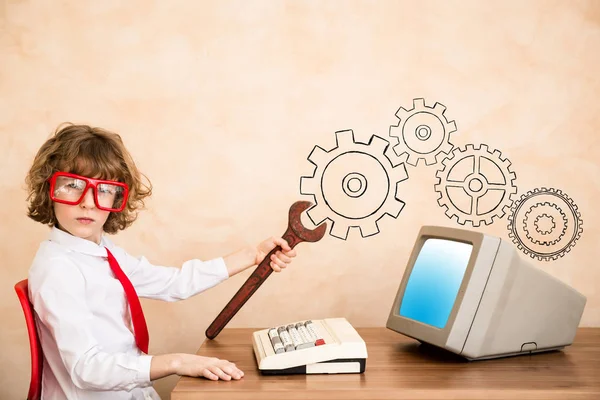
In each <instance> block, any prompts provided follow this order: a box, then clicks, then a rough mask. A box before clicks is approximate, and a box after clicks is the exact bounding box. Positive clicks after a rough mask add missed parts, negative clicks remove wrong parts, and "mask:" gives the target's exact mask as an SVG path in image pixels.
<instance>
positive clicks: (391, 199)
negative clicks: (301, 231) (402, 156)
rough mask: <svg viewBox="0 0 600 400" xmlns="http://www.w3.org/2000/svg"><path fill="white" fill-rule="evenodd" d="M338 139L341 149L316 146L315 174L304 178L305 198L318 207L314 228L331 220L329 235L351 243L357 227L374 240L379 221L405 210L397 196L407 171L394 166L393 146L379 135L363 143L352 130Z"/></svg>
mask: <svg viewBox="0 0 600 400" xmlns="http://www.w3.org/2000/svg"><path fill="white" fill-rule="evenodd" d="M335 135H336V142H337V146H336V147H334V148H333V149H331V150H329V151H325V150H324V149H322V148H321V147H319V146H315V147H314V148H313V150H312V152H311V153H310V155H309V156H308V160H309V161H310V162H311V163H312V164H314V165H315V170H314V172H313V176H310V177H308V176H303V177H302V178H301V179H300V193H301V194H304V195H312V196H313V198H314V200H315V203H316V204H315V206H313V207H312V208H310V209H309V210H308V211H307V215H308V216H309V218H310V219H311V221H312V222H313V223H314V224H315V225H318V224H320V223H321V222H323V221H324V220H325V219H326V218H327V219H329V220H331V222H332V226H331V230H330V234H331V235H332V236H334V237H337V238H339V239H344V240H345V239H346V238H347V236H348V231H349V229H350V227H358V228H359V229H360V232H361V235H362V237H368V236H372V235H375V234H377V233H379V228H378V227H377V221H379V220H380V219H381V218H383V216H384V215H385V214H388V215H390V216H392V217H394V218H397V217H398V215H400V212H401V211H402V208H403V207H404V202H403V201H401V200H400V199H399V198H397V197H396V196H397V184H398V183H399V182H402V181H404V180H406V179H408V174H407V173H406V166H405V165H404V163H398V164H396V165H393V164H392V162H391V161H390V159H389V158H388V157H387V156H386V155H385V151H386V150H387V149H388V148H389V142H388V141H387V140H385V139H383V138H381V137H379V136H376V135H373V136H372V137H371V139H370V140H369V143H360V142H355V141H354V133H353V132H352V130H346V131H339V132H336V133H335ZM369 168H370V169H369ZM379 188H385V189H386V190H378V189H379Z"/></svg>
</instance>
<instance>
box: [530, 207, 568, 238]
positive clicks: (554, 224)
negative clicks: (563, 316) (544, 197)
mask: <svg viewBox="0 0 600 400" xmlns="http://www.w3.org/2000/svg"><path fill="white" fill-rule="evenodd" d="M567 223H568V221H567V215H566V214H565V213H564V212H563V210H561V209H560V208H559V207H558V206H557V205H556V204H553V203H550V202H548V201H546V202H544V203H538V204H532V205H531V207H529V210H528V211H526V212H525V219H524V220H523V229H524V231H525V235H526V236H527V239H529V240H530V241H531V242H533V243H535V244H539V245H542V246H545V245H547V246H553V245H555V244H556V243H558V241H559V240H561V239H562V237H563V236H564V235H565V232H566V231H567Z"/></svg>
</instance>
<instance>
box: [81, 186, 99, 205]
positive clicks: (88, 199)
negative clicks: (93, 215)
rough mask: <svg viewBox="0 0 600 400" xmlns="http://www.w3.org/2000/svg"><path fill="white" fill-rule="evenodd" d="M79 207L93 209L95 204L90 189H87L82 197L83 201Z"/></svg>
mask: <svg viewBox="0 0 600 400" xmlns="http://www.w3.org/2000/svg"><path fill="white" fill-rule="evenodd" d="M79 205H80V206H81V207H84V208H94V207H96V204H95V203H94V192H93V189H92V188H89V189H88V190H87V192H85V194H84V195H83V199H82V200H81V203H79Z"/></svg>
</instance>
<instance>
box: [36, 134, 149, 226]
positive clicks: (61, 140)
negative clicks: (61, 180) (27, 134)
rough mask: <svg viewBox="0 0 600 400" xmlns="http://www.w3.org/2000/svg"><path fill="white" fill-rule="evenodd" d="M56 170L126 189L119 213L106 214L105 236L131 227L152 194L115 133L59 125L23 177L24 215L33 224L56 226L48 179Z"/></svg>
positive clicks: (142, 175)
mask: <svg viewBox="0 0 600 400" xmlns="http://www.w3.org/2000/svg"><path fill="white" fill-rule="evenodd" d="M59 171H61V172H70V173H73V174H77V175H83V176H89V177H95V178H99V179H109V180H116V181H119V182H124V183H126V184H127V186H129V197H128V199H127V205H126V206H125V209H124V210H123V211H122V212H119V213H115V212H111V213H110V215H109V217H108V219H107V220H106V223H105V224H104V227H103V229H104V232H106V233H111V234H113V233H117V232H118V231H119V230H122V229H125V228H127V227H128V226H129V225H131V224H132V223H133V221H135V220H136V218H137V212H138V210H139V209H141V208H143V207H144V198H146V197H147V196H150V195H151V194H152V184H151V183H150V180H149V179H148V178H147V177H146V176H145V175H144V174H142V173H141V172H140V171H139V170H138V169H137V167H136V165H135V163H134V162H133V158H132V157H131V155H130V154H129V152H128V151H127V149H126V148H125V145H124V144H123V141H122V140H121V137H120V136H119V135H118V134H116V133H113V132H110V131H107V130H105V129H102V128H97V127H90V126H88V125H75V124H71V123H67V124H66V126H65V124H61V125H60V126H59V127H58V128H57V129H56V131H55V133H54V135H53V136H52V137H51V138H50V139H48V140H47V141H46V143H44V144H43V145H42V147H41V148H40V150H39V151H38V153H37V155H36V156H35V159H34V161H33V165H32V166H31V169H30V170H29V173H28V174H27V178H26V183H27V188H28V196H27V201H28V202H29V206H28V212H27V216H28V217H30V218H31V219H33V220H34V221H37V222H41V223H42V224H47V225H50V226H55V225H57V222H58V221H57V220H56V216H55V214H54V205H53V203H52V200H51V199H50V183H49V179H50V177H52V175H53V174H54V173H55V172H59ZM142 177H143V178H145V179H146V181H147V184H145V183H143V182H142V179H141V178H142Z"/></svg>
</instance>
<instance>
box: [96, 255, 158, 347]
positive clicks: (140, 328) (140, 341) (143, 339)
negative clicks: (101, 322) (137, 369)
mask: <svg viewBox="0 0 600 400" xmlns="http://www.w3.org/2000/svg"><path fill="white" fill-rule="evenodd" d="M106 254H107V255H108V264H109V265H110V269H112V271H113V273H114V274H115V277H116V278H117V279H118V280H119V282H121V285H123V289H124V290H125V297H127V302H128V303H129V310H130V312H131V322H132V323H133V331H134V336H135V343H136V344H137V346H138V347H139V349H140V350H141V351H143V352H144V353H146V354H148V342H149V341H150V338H149V337H148V327H147V326H146V319H145V318H144V312H143V311H142V305H141V304H140V299H139V298H138V295H137V293H136V292H135V289H134V288H133V285H132V284H131V281H130V280H129V279H128V278H127V275H125V273H124V272H123V270H122V269H121V267H120V266H119V263H118V262H117V259H116V258H115V257H114V256H113V255H112V253H111V252H110V251H109V250H108V249H106Z"/></svg>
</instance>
